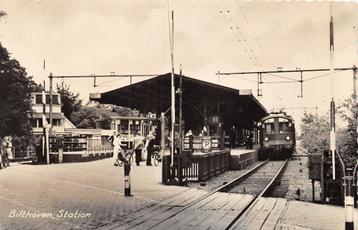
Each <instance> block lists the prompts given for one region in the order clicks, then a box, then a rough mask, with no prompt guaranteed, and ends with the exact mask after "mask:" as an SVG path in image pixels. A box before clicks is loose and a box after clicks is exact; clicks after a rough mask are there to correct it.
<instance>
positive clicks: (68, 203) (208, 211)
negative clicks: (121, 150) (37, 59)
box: [0, 159, 358, 229]
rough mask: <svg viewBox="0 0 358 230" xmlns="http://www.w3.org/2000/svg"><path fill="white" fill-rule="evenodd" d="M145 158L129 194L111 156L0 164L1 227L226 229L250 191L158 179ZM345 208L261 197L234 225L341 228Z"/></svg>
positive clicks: (155, 169) (158, 173)
mask: <svg viewBox="0 0 358 230" xmlns="http://www.w3.org/2000/svg"><path fill="white" fill-rule="evenodd" d="M143 163H144V162H142V165H141V166H139V167H138V166H135V165H133V167H132V171H131V192H132V196H130V197H125V196H124V173H123V168H122V167H114V166H113V162H112V159H102V160H98V161H92V162H82V163H67V164H52V165H28V164H20V163H15V164H13V165H12V166H10V167H8V168H5V169H4V170H1V171H0V181H1V184H0V207H1V210H0V228H1V229H21V228H23V229H89V228H96V229H97V228H98V229H148V228H153V229H225V228H226V227H227V226H228V225H229V224H230V223H231V222H232V221H233V220H234V219H235V218H236V215H237V213H238V212H240V211H241V210H242V208H243V206H244V205H245V203H247V202H248V201H249V200H250V199H252V196H251V195H241V194H228V193H221V192H220V193H216V194H214V195H211V196H209V195H210V192H208V191H204V190H200V189H195V188H189V187H179V186H167V185H164V184H162V183H161V167H160V166H161V165H159V166H158V167H155V166H144V164H143ZM66 212H67V216H65V213H66ZM76 212H77V215H76ZM355 212H356V215H355V218H356V220H355V221H356V222H355V225H356V227H357V226H358V220H357V216H358V211H357V210H355ZM87 214H88V215H87ZM344 216H345V210H344V208H343V207H336V206H329V205H320V204H313V203H307V202H300V201H291V200H286V199H282V198H260V200H258V202H257V203H256V204H255V206H253V207H252V208H250V209H249V210H248V211H247V212H245V214H244V215H243V216H242V219H241V218H240V220H239V222H238V223H235V224H233V225H232V228H234V229H259V228H260V227H259V228H258V226H261V227H262V229H344V224H345V218H344Z"/></svg>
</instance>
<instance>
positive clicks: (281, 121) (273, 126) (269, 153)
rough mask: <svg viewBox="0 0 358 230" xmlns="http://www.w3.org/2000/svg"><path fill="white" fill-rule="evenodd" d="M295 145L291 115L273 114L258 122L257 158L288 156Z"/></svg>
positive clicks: (285, 157)
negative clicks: (258, 141) (258, 146)
mask: <svg viewBox="0 0 358 230" xmlns="http://www.w3.org/2000/svg"><path fill="white" fill-rule="evenodd" d="M295 145H296V136H295V124H294V122H293V120H292V118H291V117H289V116H287V115H284V114H274V115H270V116H267V117H265V118H263V119H262V120H261V122H260V149H259V158H260V159H261V160H265V159H267V158H269V159H271V160H283V159H287V158H289V157H290V156H291V155H292V153H293V151H294V148H295Z"/></svg>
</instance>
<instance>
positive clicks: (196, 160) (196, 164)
mask: <svg viewBox="0 0 358 230" xmlns="http://www.w3.org/2000/svg"><path fill="white" fill-rule="evenodd" d="M229 159H230V150H228V149H225V150H217V151H214V152H211V153H205V154H194V155H192V154H191V152H190V151H183V152H182V158H181V166H182V169H181V170H182V180H183V181H193V182H203V181H206V180H208V179H210V178H211V177H214V176H217V175H219V174H220V173H223V172H225V171H227V170H228V169H229ZM170 160H171V158H170V156H164V157H163V177H162V181H163V183H164V184H167V183H170V182H169V181H170V176H169V175H171V171H170V170H171V169H170ZM174 162H175V164H174V170H173V172H174V177H175V178H178V172H179V170H178V165H177V156H176V157H175V158H174Z"/></svg>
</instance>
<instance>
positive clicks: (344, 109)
mask: <svg viewBox="0 0 358 230" xmlns="http://www.w3.org/2000/svg"><path fill="white" fill-rule="evenodd" d="M356 111H357V106H356V105H355V103H354V96H353V95H352V96H350V97H349V98H347V99H345V100H344V101H343V103H342V104H340V105H339V106H338V107H337V114H338V115H339V116H340V117H341V119H342V120H343V121H345V122H346V125H347V126H346V127H344V128H343V129H341V130H339V132H338V135H337V146H339V153H340V154H341V157H342V159H343V161H344V162H345V164H346V165H347V166H348V167H352V166H354V163H355V161H356V159H357V141H356V139H357V132H356V129H357V127H356V126H357V122H356Z"/></svg>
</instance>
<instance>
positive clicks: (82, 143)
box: [50, 137, 112, 153]
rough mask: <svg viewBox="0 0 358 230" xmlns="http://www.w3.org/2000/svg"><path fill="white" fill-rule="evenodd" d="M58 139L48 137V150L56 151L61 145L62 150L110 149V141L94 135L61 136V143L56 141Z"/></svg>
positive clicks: (97, 150) (91, 150) (90, 150)
mask: <svg viewBox="0 0 358 230" xmlns="http://www.w3.org/2000/svg"><path fill="white" fill-rule="evenodd" d="M58 141H59V140H58V139H57V138H56V137H53V138H51V139H50V152H57V151H58V148H59V146H60V145H62V149H63V152H64V153H66V152H81V151H88V152H99V151H102V150H111V149H112V146H111V143H110V142H109V141H108V140H107V139H101V138H94V137H91V138H89V137H63V140H62V143H58Z"/></svg>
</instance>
